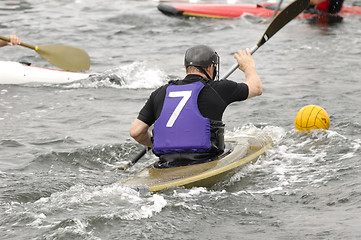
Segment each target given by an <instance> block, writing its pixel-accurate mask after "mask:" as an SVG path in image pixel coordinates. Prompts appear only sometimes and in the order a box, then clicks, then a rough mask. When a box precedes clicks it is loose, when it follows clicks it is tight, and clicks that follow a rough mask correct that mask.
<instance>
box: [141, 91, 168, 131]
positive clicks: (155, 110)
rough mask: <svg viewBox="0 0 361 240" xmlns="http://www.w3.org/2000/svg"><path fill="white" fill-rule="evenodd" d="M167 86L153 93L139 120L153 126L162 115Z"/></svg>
mask: <svg viewBox="0 0 361 240" xmlns="http://www.w3.org/2000/svg"><path fill="white" fill-rule="evenodd" d="M167 86H168V85H164V86H162V87H160V88H158V89H157V90H155V91H154V92H152V94H151V95H150V97H149V98H148V100H147V102H146V103H145V105H144V106H143V108H142V109H141V110H140V112H139V114H138V119H139V120H141V121H143V122H144V123H146V124H147V125H148V126H152V125H153V124H154V122H155V120H156V119H157V118H158V117H159V115H160V112H161V110H162V108H163V101H164V98H165V93H166V88H167Z"/></svg>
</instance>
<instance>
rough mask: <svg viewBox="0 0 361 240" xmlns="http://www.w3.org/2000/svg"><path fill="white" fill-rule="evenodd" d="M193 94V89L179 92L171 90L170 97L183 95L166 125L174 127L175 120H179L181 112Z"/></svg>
mask: <svg viewBox="0 0 361 240" xmlns="http://www.w3.org/2000/svg"><path fill="white" fill-rule="evenodd" d="M191 95H192V91H179V92H170V93H169V97H182V100H180V102H179V103H178V105H177V107H176V108H175V109H174V112H173V113H172V115H171V116H170V118H169V120H168V122H167V125H166V127H173V124H174V122H175V120H177V118H178V116H179V114H180V112H181V111H182V109H183V108H184V106H185V105H186V103H187V101H188V100H189V98H190V97H191Z"/></svg>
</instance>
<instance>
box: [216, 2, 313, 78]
mask: <svg viewBox="0 0 361 240" xmlns="http://www.w3.org/2000/svg"><path fill="white" fill-rule="evenodd" d="M309 3H310V0H295V1H293V2H292V3H290V4H289V5H288V6H287V7H286V8H284V9H283V10H282V11H281V12H280V13H279V14H278V15H277V16H276V17H275V18H274V19H273V20H272V22H271V23H270V25H269V26H268V28H267V30H266V31H265V33H264V34H263V36H262V38H261V39H260V40H259V42H258V43H257V45H256V46H254V47H253V48H252V49H251V54H253V53H254V52H256V50H257V49H258V48H260V47H261V46H262V45H263V44H265V43H266V42H267V41H268V40H269V39H270V38H271V37H272V36H273V35H275V34H276V33H277V32H278V31H279V30H280V29H281V28H283V27H284V26H285V25H286V24H287V23H289V22H290V21H291V20H292V19H294V18H295V17H296V16H297V15H298V14H300V13H301V12H302V11H303V10H305V9H306V7H307V6H308V5H309ZM237 68H238V63H236V64H235V65H234V66H233V67H232V68H231V69H230V70H229V71H228V72H227V73H226V74H224V76H223V77H222V78H221V79H226V78H227V77H229V76H230V75H231V74H232V73H233V72H234V71H235V70H236V69H237Z"/></svg>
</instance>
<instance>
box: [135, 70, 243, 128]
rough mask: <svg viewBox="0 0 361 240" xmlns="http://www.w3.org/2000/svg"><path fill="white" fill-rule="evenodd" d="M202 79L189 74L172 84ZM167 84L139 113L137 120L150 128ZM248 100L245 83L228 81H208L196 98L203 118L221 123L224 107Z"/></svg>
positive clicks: (154, 94) (162, 99)
mask: <svg viewBox="0 0 361 240" xmlns="http://www.w3.org/2000/svg"><path fill="white" fill-rule="evenodd" d="M201 79H203V78H202V77H201V76H199V75H195V74H189V75H187V76H186V77H185V78H184V79H183V80H178V81H175V82H173V83H174V84H177V85H182V84H187V83H193V82H196V81H200V80H201ZM168 86H169V84H166V85H163V86H162V87H160V88H158V89H157V90H155V91H154V92H153V93H152V94H151V95H150V97H149V99H148V101H147V102H146V104H145V105H144V107H143V108H142V110H141V111H140V113H139V115H138V119H139V120H141V121H143V122H145V123H146V124H148V126H152V125H153V124H154V122H155V120H156V119H157V118H158V117H159V115H160V112H161V111H162V108H163V102H164V98H165V94H166V89H167V87H168ZM247 98H248V86H247V84H245V83H236V82H233V81H230V80H220V81H210V80H208V84H207V85H206V86H205V87H204V88H203V89H202V91H201V92H200V94H199V97H198V108H199V111H200V113H201V114H202V115H203V117H206V118H209V119H212V120H217V121H222V116H223V113H224V111H225V109H226V107H227V106H228V105H229V104H231V103H233V102H237V101H243V100H246V99H247Z"/></svg>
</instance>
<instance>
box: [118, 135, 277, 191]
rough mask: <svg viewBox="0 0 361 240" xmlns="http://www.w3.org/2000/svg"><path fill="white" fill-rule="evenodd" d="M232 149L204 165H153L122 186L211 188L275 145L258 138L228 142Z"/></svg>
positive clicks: (151, 188)
mask: <svg viewBox="0 0 361 240" xmlns="http://www.w3.org/2000/svg"><path fill="white" fill-rule="evenodd" d="M226 143H227V145H230V146H231V147H230V148H229V149H228V150H227V152H226V154H223V156H220V157H219V158H218V159H216V160H214V161H211V162H207V163H201V164H195V165H189V166H182V167H175V168H164V169H157V168H153V166H152V165H150V166H148V167H146V168H145V169H143V170H142V171H141V172H139V173H138V174H136V175H135V176H134V177H132V178H130V179H127V180H123V181H122V182H121V183H122V184H124V185H126V186H130V187H132V188H135V189H138V190H141V191H147V192H148V191H149V192H157V191H161V190H166V189H171V188H175V187H181V186H184V187H188V188H189V187H210V186H212V185H214V184H216V183H218V182H220V181H222V180H224V179H227V178H229V177H230V176H231V175H233V174H234V173H235V172H237V171H238V170H239V169H240V168H242V167H244V166H245V165H247V164H248V163H251V162H254V161H256V160H257V159H258V157H259V156H260V155H261V154H263V153H264V152H265V151H266V150H267V149H268V148H270V147H271V146H272V145H273V142H272V140H271V139H270V138H269V137H264V138H262V139H256V138H254V137H246V138H242V139H227V140H226Z"/></svg>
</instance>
